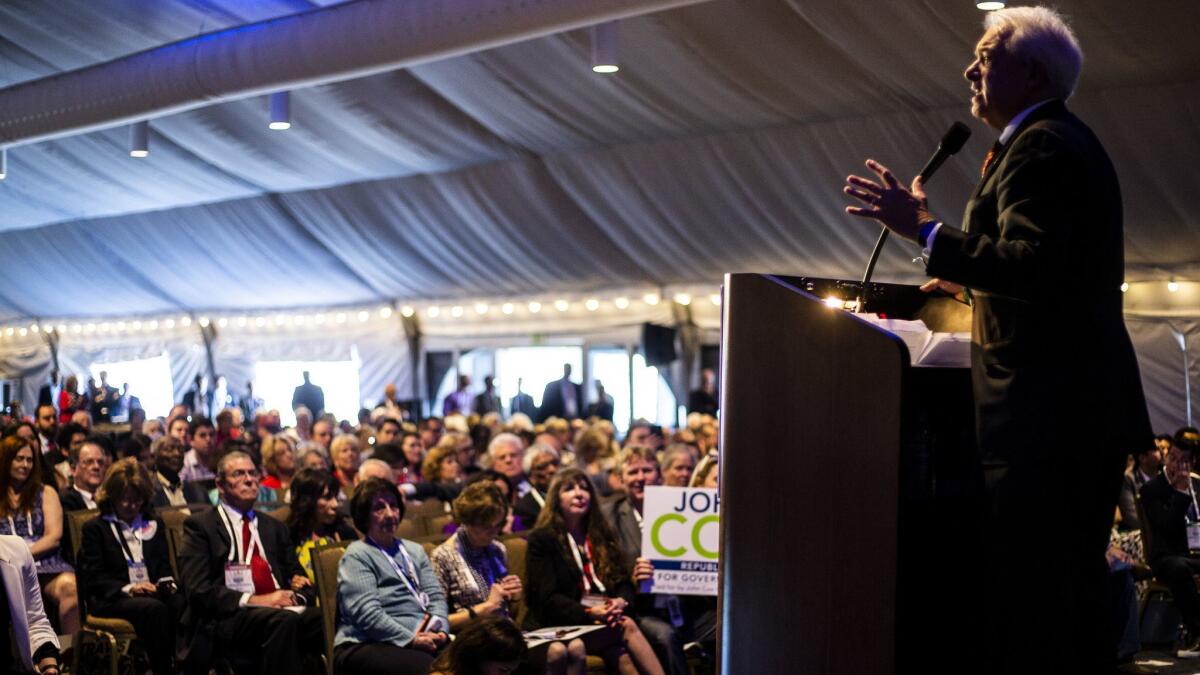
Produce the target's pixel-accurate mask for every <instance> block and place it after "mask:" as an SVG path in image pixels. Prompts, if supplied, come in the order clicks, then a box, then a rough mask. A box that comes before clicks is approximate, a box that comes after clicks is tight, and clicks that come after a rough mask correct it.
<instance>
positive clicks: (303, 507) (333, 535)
mask: <svg viewBox="0 0 1200 675" xmlns="http://www.w3.org/2000/svg"><path fill="white" fill-rule="evenodd" d="M291 488H292V503H291V510H290V511H289V512H288V517H287V526H288V532H289V533H290V534H291V535H292V544H293V545H294V546H295V547H296V557H297V558H298V559H299V560H300V564H301V565H303V566H304V573H305V574H307V575H308V578H309V580H311V581H314V582H315V578H314V575H313V565H312V555H313V550H315V549H316V548H319V547H321V546H324V545H326V544H330V543H333V542H336V541H342V540H345V539H350V540H353V539H357V538H358V535H357V534H355V532H354V528H353V527H352V526H351V525H350V523H348V522H346V519H345V518H343V517H341V516H340V515H338V512H337V506H338V492H339V491H340V490H341V486H340V485H339V484H338V481H337V479H336V478H334V477H333V474H331V473H329V472H328V471H325V470H322V469H301V470H300V471H299V472H298V473H297V474H296V476H295V478H293V479H292V482H291Z"/></svg>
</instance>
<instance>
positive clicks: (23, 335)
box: [18, 324, 90, 337]
mask: <svg viewBox="0 0 1200 675" xmlns="http://www.w3.org/2000/svg"><path fill="white" fill-rule="evenodd" d="M89 325H90V324H89ZM18 332H19V333H20V334H21V337H25V336H26V335H28V334H29V329H28V328H22V329H21V330H20V331H18Z"/></svg>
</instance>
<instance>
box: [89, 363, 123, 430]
mask: <svg viewBox="0 0 1200 675" xmlns="http://www.w3.org/2000/svg"><path fill="white" fill-rule="evenodd" d="M120 401H121V392H119V391H117V388H116V387H114V386H112V385H110V384H109V383H108V371H106V370H102V371H100V381H99V382H98V383H97V384H96V387H95V389H93V390H92V400H91V402H90V405H89V408H90V410H91V413H92V419H93V420H95V421H96V422H111V421H112V418H113V414H114V412H116V410H117V408H118V406H119V404H120Z"/></svg>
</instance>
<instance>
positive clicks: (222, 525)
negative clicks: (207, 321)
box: [178, 451, 323, 674]
mask: <svg viewBox="0 0 1200 675" xmlns="http://www.w3.org/2000/svg"><path fill="white" fill-rule="evenodd" d="M258 481H259V472H258V469H257V468H256V467H255V465H254V462H253V461H252V460H251V459H250V456H249V455H247V454H246V453H244V452H241V451H233V452H230V453H229V454H227V455H225V456H224V457H222V458H221V460H220V462H218V464H217V489H218V491H219V495H220V501H219V504H218V506H217V507H216V508H214V509H212V510H210V511H205V512H202V513H198V514H195V515H193V516H191V517H189V518H188V519H187V520H186V521H184V535H183V543H182V546H181V549H180V551H179V555H178V558H179V573H180V576H181V577H182V579H181V582H182V586H183V590H184V592H185V593H186V594H187V602H188V606H187V609H186V610H185V611H184V615H183V620H182V622H181V625H182V629H183V631H184V633H185V635H186V640H185V642H186V647H185V650H184V652H183V655H184V669H185V671H186V672H188V673H207V672H208V670H209V667H210V665H211V662H212V658H213V655H214V654H221V655H222V656H224V657H226V658H227V659H228V660H229V661H230V662H231V664H232V665H234V667H235V669H237V670H238V671H239V672H241V671H242V670H243V669H245V668H246V667H253V668H255V669H256V670H257V672H260V673H264V674H267V673H299V672H301V669H302V660H303V658H304V657H305V656H311V657H313V658H319V654H320V651H321V645H322V644H323V641H322V639H321V615H320V612H319V611H318V610H317V609H316V608H315V607H313V606H312V604H311V602H312V600H313V597H312V583H311V582H310V581H309V579H308V577H307V576H306V575H305V573H304V568H302V567H301V566H300V563H299V561H297V560H296V549H295V547H294V546H292V543H291V538H290V536H289V534H288V530H287V526H286V525H284V524H283V523H281V522H279V521H277V520H275V519H274V518H270V517H262V516H261V515H259V514H257V513H256V512H255V510H254V507H255V502H256V500H257V497H258V494H259V484H258ZM304 605H308V606H306V607H304V609H302V610H300V611H299V612H296V611H283V609H282V608H289V607H291V608H294V607H299V606H304Z"/></svg>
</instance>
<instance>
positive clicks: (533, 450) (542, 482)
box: [513, 443, 562, 528]
mask: <svg viewBox="0 0 1200 675" xmlns="http://www.w3.org/2000/svg"><path fill="white" fill-rule="evenodd" d="M561 464H562V463H561V461H560V459H559V454H558V451H557V450H555V449H554V448H553V447H551V446H549V445H546V444H544V443H534V444H533V445H531V446H529V449H528V450H526V451H525V455H524V456H523V457H522V458H521V466H522V468H523V469H524V470H525V475H526V476H529V492H526V493H525V495H524V496H523V497H521V498H520V499H518V500H517V503H516V504H513V515H514V516H516V517H517V518H519V519H520V520H521V523H522V525H524V527H526V528H529V527H533V524H534V523H536V522H537V518H538V514H540V513H541V512H542V506H544V505H545V503H546V491H547V490H549V489H550V481H551V480H553V479H554V476H555V474H557V473H558V470H559V468H561Z"/></svg>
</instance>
